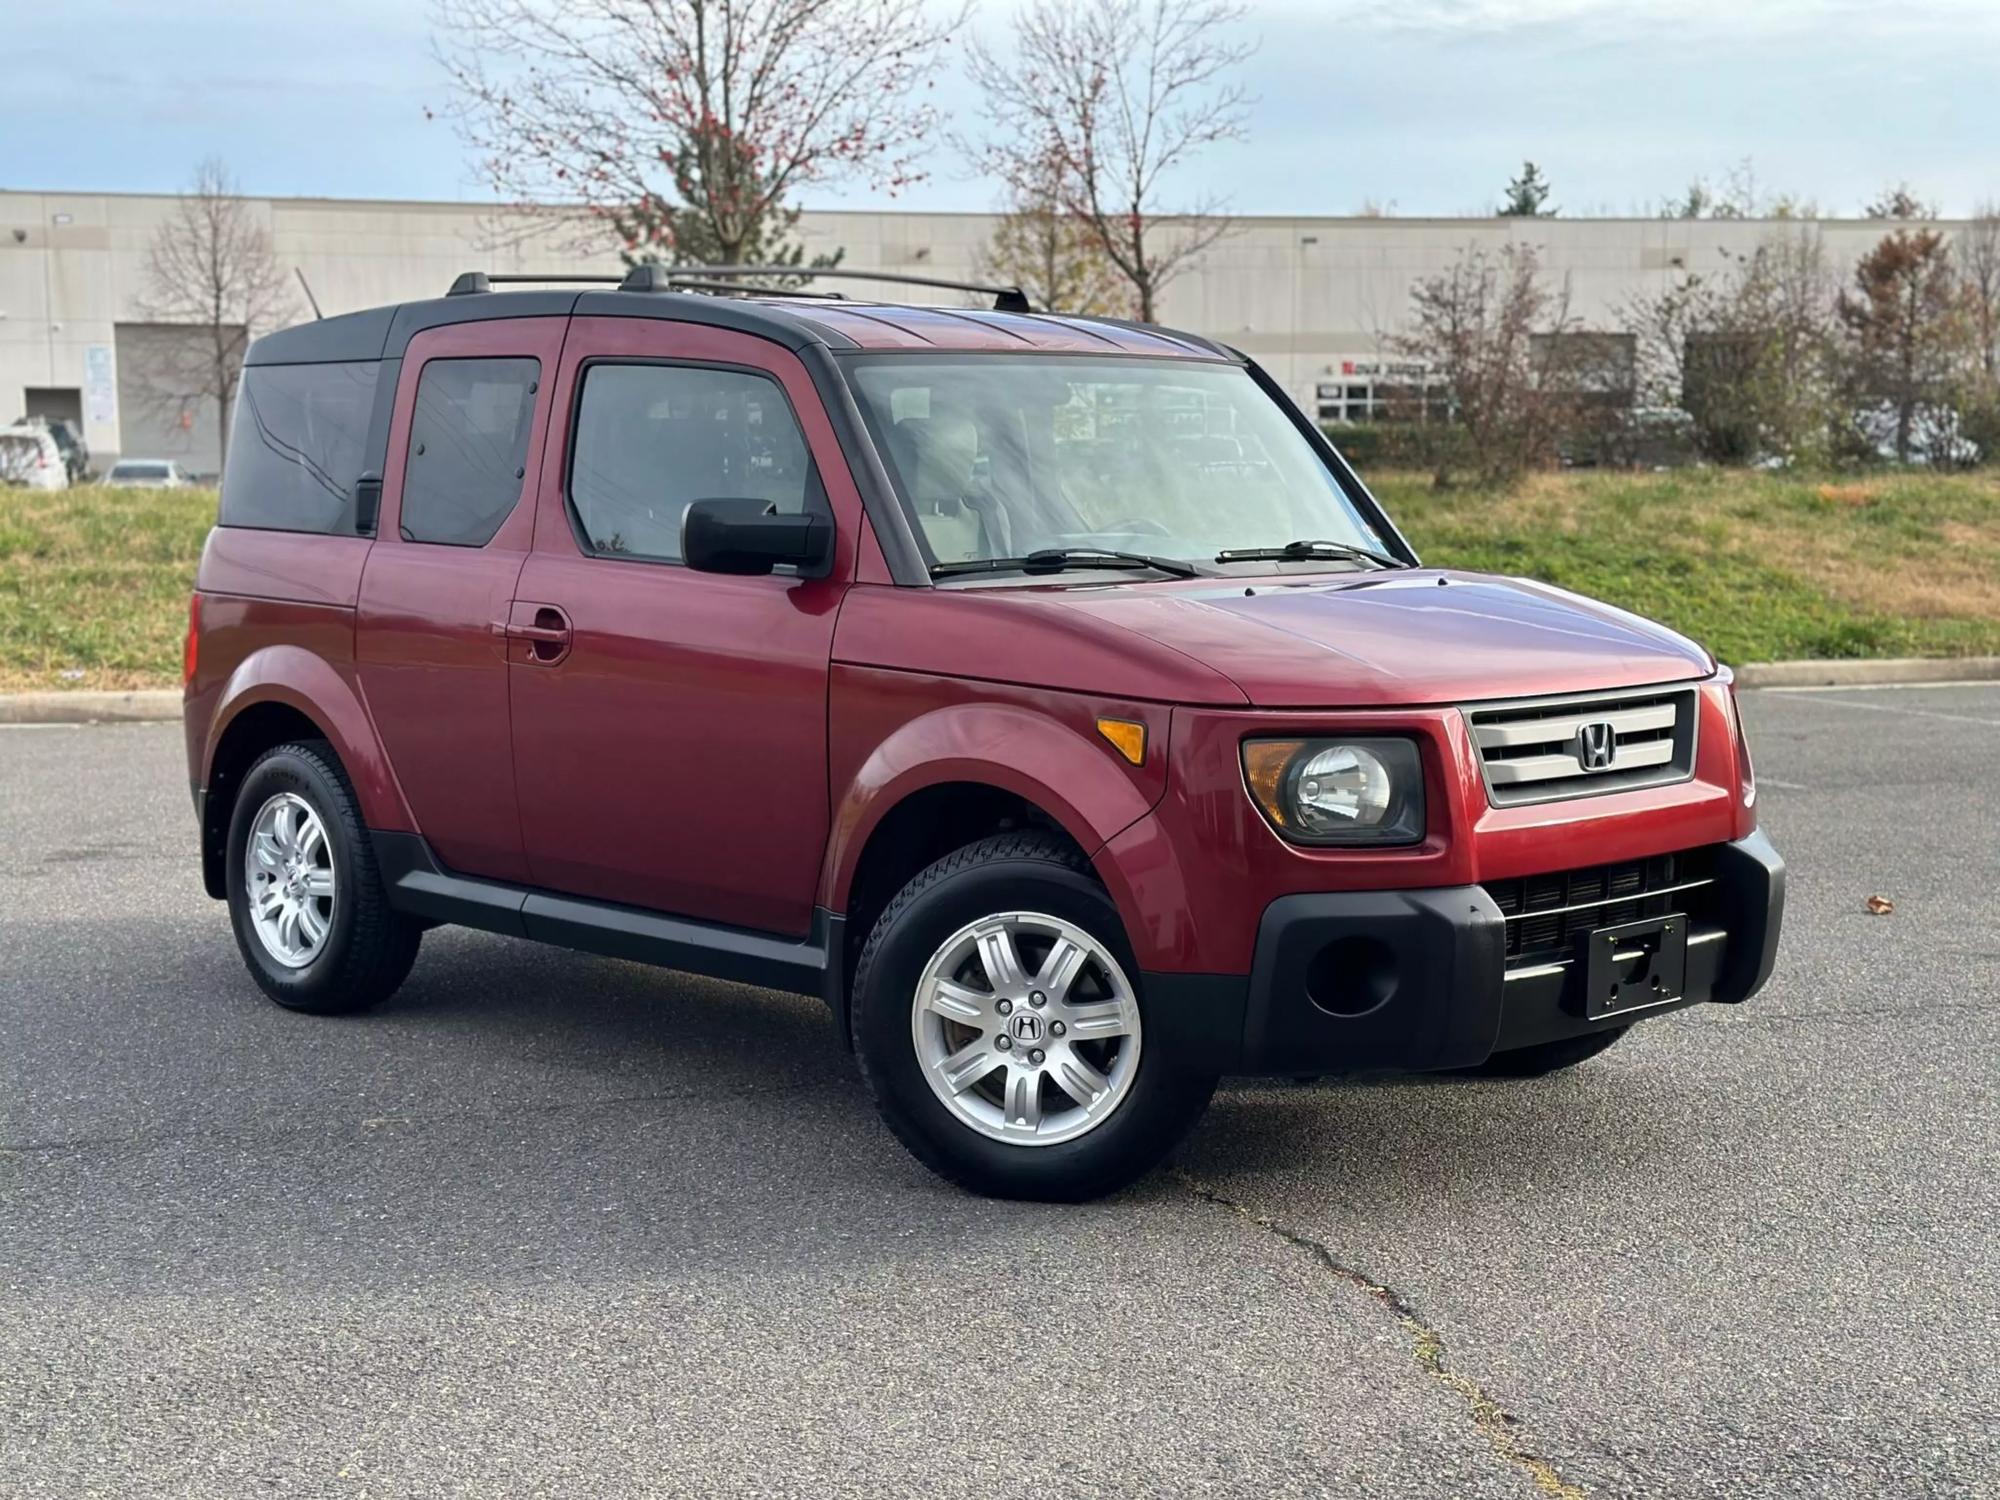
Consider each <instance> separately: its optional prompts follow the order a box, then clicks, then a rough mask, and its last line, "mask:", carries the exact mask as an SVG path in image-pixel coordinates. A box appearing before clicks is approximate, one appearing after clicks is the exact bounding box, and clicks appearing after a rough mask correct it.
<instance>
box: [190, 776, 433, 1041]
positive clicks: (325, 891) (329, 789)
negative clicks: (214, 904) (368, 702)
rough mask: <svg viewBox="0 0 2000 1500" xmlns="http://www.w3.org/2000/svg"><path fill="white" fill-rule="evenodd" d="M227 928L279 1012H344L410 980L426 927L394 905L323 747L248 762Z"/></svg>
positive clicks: (236, 825) (236, 821)
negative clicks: (230, 930)
mask: <svg viewBox="0 0 2000 1500" xmlns="http://www.w3.org/2000/svg"><path fill="white" fill-rule="evenodd" d="M227 847H228V862H227V868H226V875H225V879H226V882H227V885H226V889H227V892H228V897H229V920H230V925H231V926H232V927H234V928H235V931H236V946H237V948H238V949H239V950H241V952H242V954H243V962H244V965H245V966H246V967H247V968H248V969H249V970H250V977H251V978H253V979H255V980H256V981H257V984H258V986H259V987H260V988H261V989H262V990H263V991H264V993H265V994H267V995H269V996H270V997H271V998H272V999H273V1000H275V1001H277V1002H278V1004H280V1005H282V1006H284V1007H285V1008H286V1009H287V1010H297V1011H305V1012H308V1013H310V1014H312V1015H322V1016H326V1015H342V1014H347V1013H350V1012H354V1011H360V1010H366V1009H368V1007H370V1006H372V1005H375V1004H377V1003H378V1002H380V1001H382V1000H385V999H387V998H388V997H389V996H390V995H391V994H393V993H394V992H395V990H396V988H397V987H398V986H399V985H401V984H402V982H403V980H404V979H405V978H406V977H408V975H409V972H410V966H411V965H412V964H414V963H415V962H416V959H417V945H418V943H419V942H420V941H421V940H422V937H423V929H422V928H421V927H420V926H419V925H418V924H417V923H416V922H414V921H412V920H410V919H409V918H408V917H405V916H403V915H402V914H400V913H398V912H396V911H394V910H392V909H391V908H390V906H389V900H388V892H387V890H386V888H385V887H384V885H383V883H382V877H381V873H380V871H379V870H377V868H376V865H375V852H374V849H373V847H372V846H371V845H370V844H369V842H368V832H367V829H366V828H365V827H364V826H363V824H362V821H361V807H360V803H359V802H358V801H357V800H356V799H355V796H354V789H353V788H352V787H351V786H350V785H349V784H348V780H347V774H346V772H344V771H343V770H342V769H341V766H340V762H339V760H338V759H336V758H335V756H334V754H333V751H332V750H331V748H330V747H328V746H327V745H325V744H323V743H320V742H318V741H301V742H299V743H295V744H289V745H280V746H278V747H277V748H276V749H274V750H270V751H267V752H266V753H265V754H264V755H263V756H262V757H260V758H259V759H258V761H257V762H256V764H254V765H253V766H251V768H250V771H249V773H248V774H247V775H246V776H245V777H244V778H243V785H242V787H241V789H240V790H239V791H238V793H237V796H236V805H235V808H234V809H233V811H232V812H231V815H230V819H229V842H228V846H227Z"/></svg>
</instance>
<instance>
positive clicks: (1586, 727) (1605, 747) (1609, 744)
mask: <svg viewBox="0 0 2000 1500" xmlns="http://www.w3.org/2000/svg"><path fill="white" fill-rule="evenodd" d="M1617 754H1618V731H1617V730H1616V729H1615V728H1614V727H1613V726H1612V724H1611V721H1610V720H1609V719H1598V720H1596V721H1595V722H1594V723H1590V724H1579V725H1577V727H1576V763H1577V764H1578V765H1580V766H1582V767H1583V768H1584V770H1586V771H1608V770H1610V769H1611V762H1612V760H1613V759H1614V758H1615V757H1616V756H1617Z"/></svg>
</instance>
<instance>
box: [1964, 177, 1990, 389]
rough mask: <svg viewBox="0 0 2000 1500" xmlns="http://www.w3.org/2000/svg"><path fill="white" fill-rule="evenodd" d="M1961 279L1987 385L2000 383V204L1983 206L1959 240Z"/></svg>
mask: <svg viewBox="0 0 2000 1500" xmlns="http://www.w3.org/2000/svg"><path fill="white" fill-rule="evenodd" d="M1959 262H1960V265H1961V268H1962V269H1961V273H1960V274H1961V275H1962V276H1963V277H1964V279H1965V290H1966V296H1967V298H1968V299H1969V300H1970V302H1971V309H1972V321H1973V327H1974V330H1975V333H1976V337H1977V338H1978V341H1979V367H1980V369H1981V370H1982V371H1984V372H1985V376H1986V381H1987V384H1988V385H1992V384H1993V383H1994V382H1996V381H2000V203H1982V204H1980V205H1979V207H1977V208H1976V209H1974V210H1973V211H1972V222H1971V223H1970V224H1968V225H1966V227H1965V233H1964V235H1963V236H1962V237H1961V238H1960V240H1959Z"/></svg>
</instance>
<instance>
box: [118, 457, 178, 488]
mask: <svg viewBox="0 0 2000 1500" xmlns="http://www.w3.org/2000/svg"><path fill="white" fill-rule="evenodd" d="M104 482H105V483H106V484H109V485H116V486H117V487H118V488H119V489H141V490H161V489H178V488H180V487H181V486H182V485H187V484H193V483H194V479H193V476H191V475H190V474H189V473H188V472H187V470H185V469H183V468H182V467H181V466H180V465H179V464H177V463H175V462H174V461H173V460H172V459H167V458H121V459H119V460H118V462H117V463H115V464H113V465H112V466H111V472H110V473H109V474H106V475H105V476H104Z"/></svg>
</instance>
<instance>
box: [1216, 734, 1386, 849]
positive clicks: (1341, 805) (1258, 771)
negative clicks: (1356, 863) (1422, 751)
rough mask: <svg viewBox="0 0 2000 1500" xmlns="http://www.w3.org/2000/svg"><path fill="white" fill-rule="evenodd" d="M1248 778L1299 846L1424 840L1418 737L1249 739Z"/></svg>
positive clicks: (1253, 793)
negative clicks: (1405, 738)
mask: <svg viewBox="0 0 2000 1500" xmlns="http://www.w3.org/2000/svg"><path fill="white" fill-rule="evenodd" d="M1243 780H1244V784H1245V785H1246V786H1248V787H1249V788H1250V797H1251V800H1252V801H1254V802H1255V803H1256V804H1257V806H1258V807H1259V808H1261V809H1262V810H1263V813H1264V816H1265V817H1267V818H1269V819H1270V820H1271V826H1272V827H1274V828H1276V829H1277V830H1278V832H1279V833H1281V834H1283V835H1284V836H1285V837H1286V838H1288V839H1290V840H1291V841H1292V842H1293V843H1295V844H1414V843H1417V842H1418V841H1420V840H1421V839H1422V838H1423V836H1424V773H1423V765H1422V763H1421V762H1420V761H1419V760H1418V759H1417V746H1416V742H1415V741H1414V740H1401V739H1380V740H1245V741H1244V742H1243Z"/></svg>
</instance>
